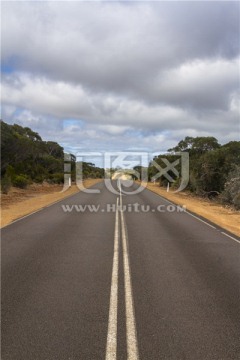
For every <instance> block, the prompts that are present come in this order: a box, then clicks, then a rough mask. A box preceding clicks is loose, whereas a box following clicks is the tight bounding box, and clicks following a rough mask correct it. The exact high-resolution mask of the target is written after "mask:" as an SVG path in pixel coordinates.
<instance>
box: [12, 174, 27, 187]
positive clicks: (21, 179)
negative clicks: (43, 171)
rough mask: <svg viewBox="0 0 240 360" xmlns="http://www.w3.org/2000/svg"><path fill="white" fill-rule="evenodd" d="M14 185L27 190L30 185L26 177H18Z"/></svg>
mask: <svg viewBox="0 0 240 360" xmlns="http://www.w3.org/2000/svg"><path fill="white" fill-rule="evenodd" d="M13 185H14V186H16V187H18V188H20V189H25V188H26V187H27V185H28V178H27V177H26V176H25V175H17V176H16V177H15V179H14V181H13Z"/></svg>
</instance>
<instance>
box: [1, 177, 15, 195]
mask: <svg viewBox="0 0 240 360" xmlns="http://www.w3.org/2000/svg"><path fill="white" fill-rule="evenodd" d="M11 186H12V182H11V178H10V176H8V175H6V174H5V175H4V177H3V178H2V180H1V192H2V193H3V194H7V193H8V192H9V190H10V188H11Z"/></svg>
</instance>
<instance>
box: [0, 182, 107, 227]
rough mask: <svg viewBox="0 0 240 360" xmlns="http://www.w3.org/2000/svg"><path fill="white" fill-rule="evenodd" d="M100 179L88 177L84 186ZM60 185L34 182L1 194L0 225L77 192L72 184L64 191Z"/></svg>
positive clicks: (76, 188)
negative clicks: (23, 187)
mask: <svg viewBox="0 0 240 360" xmlns="http://www.w3.org/2000/svg"><path fill="white" fill-rule="evenodd" d="M100 181H102V180H101V179H88V180H85V181H84V186H85V187H86V188H88V187H90V186H92V185H94V184H96V183H98V182H100ZM61 190H62V185H49V184H44V185H38V184H34V185H31V186H29V187H28V188H27V189H24V190H22V189H17V188H12V189H11V190H10V192H9V193H8V194H7V195H4V194H2V195H1V208H2V210H1V227H3V226H5V225H8V224H10V223H11V222H12V221H14V220H16V219H18V218H21V217H22V216H25V215H28V214H31V213H32V212H34V211H37V210H39V209H41V208H43V207H45V206H47V205H50V204H52V203H54V202H55V201H58V200H61V199H64V198H65V197H67V196H70V195H73V194H75V193H77V192H79V189H78V187H77V186H76V185H73V186H72V187H71V188H70V189H68V190H67V191H65V192H61Z"/></svg>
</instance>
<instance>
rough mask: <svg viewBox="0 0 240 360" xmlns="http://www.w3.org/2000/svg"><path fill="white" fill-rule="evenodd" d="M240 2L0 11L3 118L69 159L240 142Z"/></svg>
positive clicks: (7, 5) (42, 5) (24, 5)
mask: <svg viewBox="0 0 240 360" xmlns="http://www.w3.org/2000/svg"><path fill="white" fill-rule="evenodd" d="M239 20H240V19H239V2H232V1H227V2H222V1H207V2H206V1H200V2H198V1H192V2H183V1H178V2H172V1H154V2H134V1H124V2H116V1H112V2H104V1H102V2H101V1H96V2H94V1H85V2H82V1H74V2H72V1H38V2H36V1H28V2H27V1H16V2H14V1H5V2H2V29H1V30H2V118H3V120H4V121H6V122H8V123H14V122H15V123H18V124H21V125H23V126H28V127H30V128H32V129H33V130H35V131H37V132H39V134H40V135H41V136H42V138H43V139H44V140H54V141H57V142H59V143H60V144H61V145H62V146H64V148H65V150H66V151H67V150H71V151H72V152H76V151H110V150H111V151H122V150H138V151H140V150H141V151H150V152H151V151H165V150H167V149H168V148H170V147H172V146H174V145H176V144H177V143H178V141H179V140H181V139H183V138H184V137H185V136H215V137H216V138H217V139H218V140H219V142H220V143H226V142H228V141H230V140H239V80H240V75H239V35H240V30H239V24H240V21H239Z"/></svg>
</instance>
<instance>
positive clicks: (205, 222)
mask: <svg viewBox="0 0 240 360" xmlns="http://www.w3.org/2000/svg"><path fill="white" fill-rule="evenodd" d="M185 212H186V213H187V214H188V215H190V216H192V217H194V218H195V219H197V220H199V221H201V222H203V223H204V224H206V225H208V226H210V227H211V228H213V229H216V227H215V226H213V225H211V224H209V223H208V222H207V221H204V220H202V219H201V218H199V217H198V216H196V215H193V214H192V213H190V212H189V211H187V210H186V211H185Z"/></svg>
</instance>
